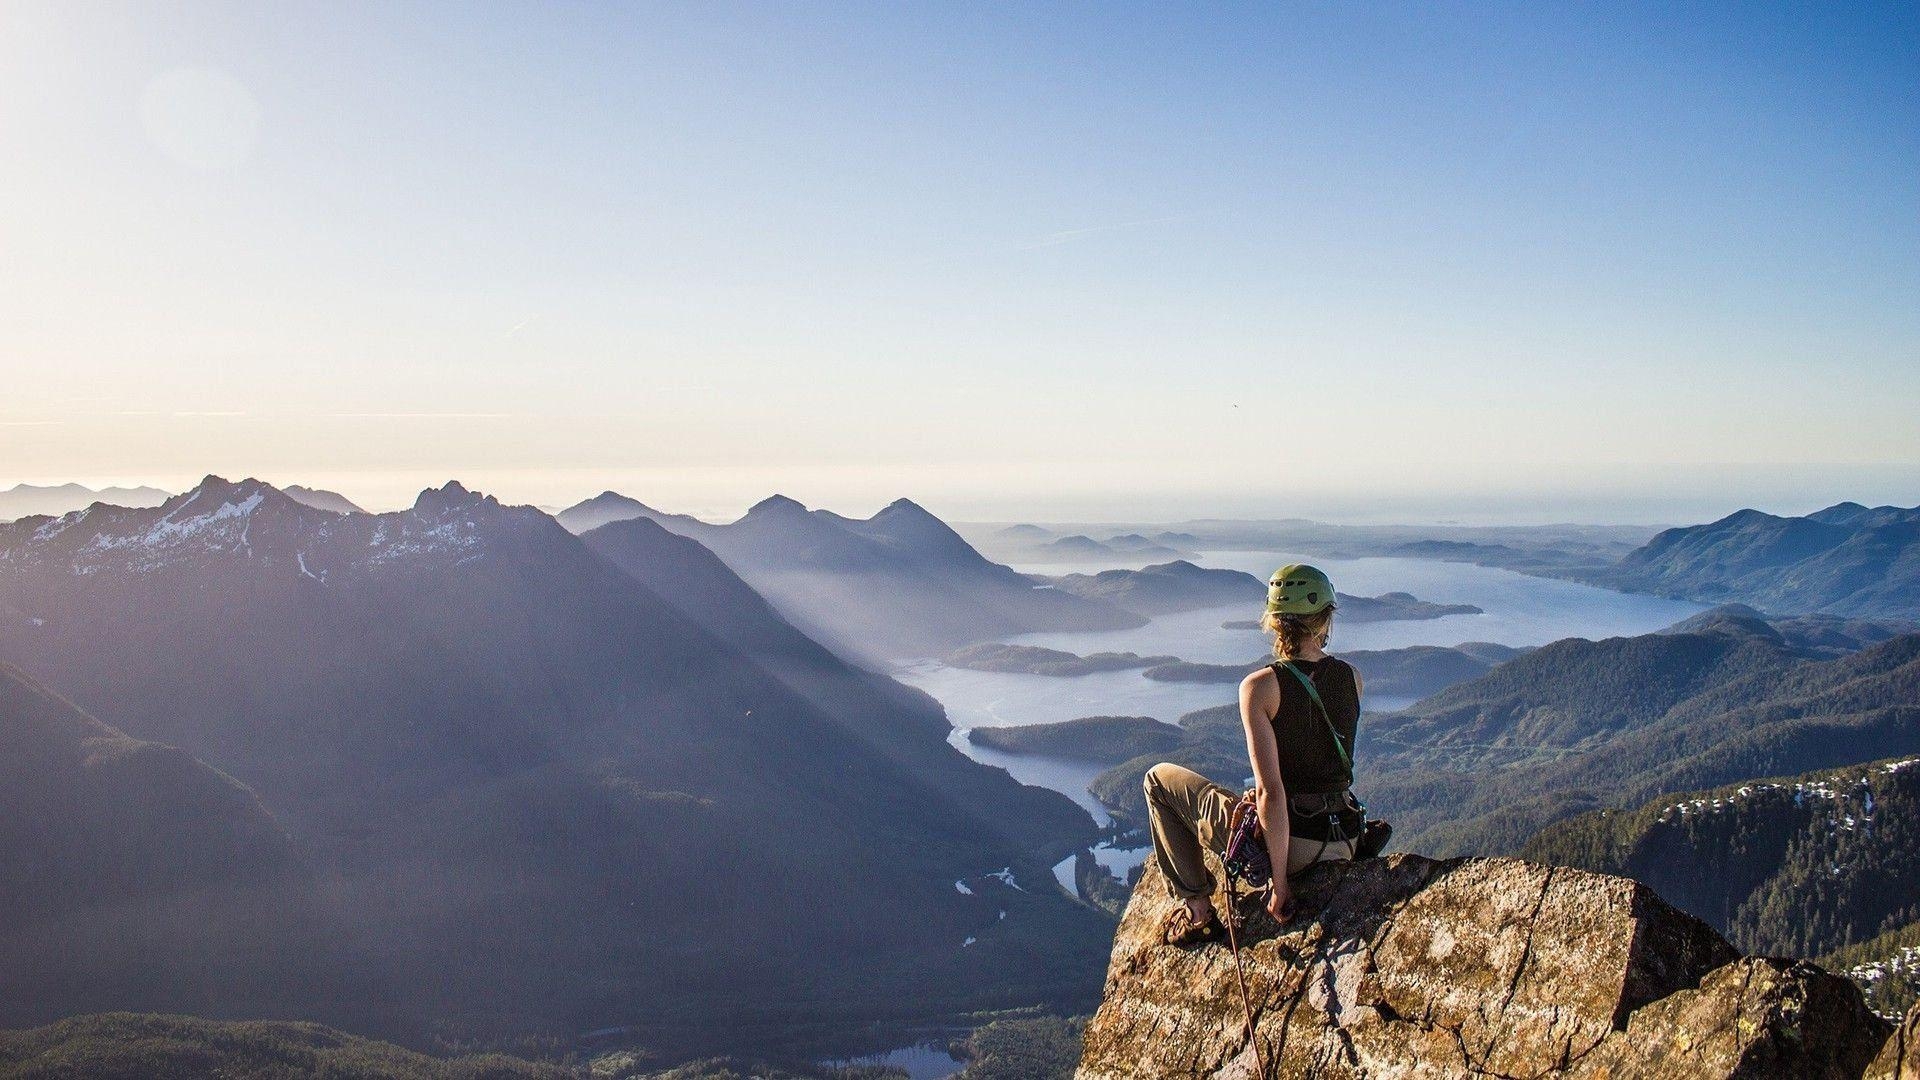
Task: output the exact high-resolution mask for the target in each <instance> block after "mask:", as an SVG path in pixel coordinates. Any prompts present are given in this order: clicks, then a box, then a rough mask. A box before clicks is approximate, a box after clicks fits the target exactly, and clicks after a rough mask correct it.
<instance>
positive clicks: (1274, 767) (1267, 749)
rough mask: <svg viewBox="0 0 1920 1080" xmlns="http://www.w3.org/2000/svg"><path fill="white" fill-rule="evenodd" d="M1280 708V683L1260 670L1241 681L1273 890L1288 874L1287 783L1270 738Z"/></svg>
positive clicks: (1243, 716) (1243, 723) (1243, 720)
mask: <svg viewBox="0 0 1920 1080" xmlns="http://www.w3.org/2000/svg"><path fill="white" fill-rule="evenodd" d="M1279 710H1280V683H1279V680H1277V679H1275V678H1274V677H1273V672H1272V671H1271V670H1268V669H1264V668H1263V669H1261V670H1260V671H1256V672H1254V673H1253V674H1251V675H1249V676H1247V677H1246V678H1245V679H1243V680H1241V682H1240V723H1241V726H1242V727H1244V728H1246V734H1247V759H1248V760H1249V761H1251V762H1252V763H1253V783H1254V805H1255V807H1256V808H1257V809H1258V811H1259V814H1260V829H1261V831H1263V832H1265V833H1266V835H1267V857H1268V858H1270V859H1272V860H1273V878H1274V882H1275V883H1276V889H1277V888H1278V885H1279V883H1281V882H1284V881H1285V880H1286V874H1287V846H1288V820H1287V785H1286V782H1285V780H1284V779H1283V778H1282V777H1281V776H1280V744H1279V743H1278V742H1276V741H1275V740H1274V737H1273V715H1274V713H1276V712H1278V711H1279Z"/></svg>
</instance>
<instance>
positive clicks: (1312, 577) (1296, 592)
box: [1267, 563, 1333, 615]
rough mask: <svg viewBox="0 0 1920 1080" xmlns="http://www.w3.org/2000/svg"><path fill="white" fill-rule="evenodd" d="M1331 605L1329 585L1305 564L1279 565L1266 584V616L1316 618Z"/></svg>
mask: <svg viewBox="0 0 1920 1080" xmlns="http://www.w3.org/2000/svg"><path fill="white" fill-rule="evenodd" d="M1332 606H1333V582H1331V581H1329V580H1327V575H1326V574H1324V573H1322V572H1321V571H1320V570H1319V569H1317V568H1315V567H1312V566H1308V565H1307V564H1306V563H1294V564H1293V565H1292V566H1283V567H1281V568H1280V569H1278V570H1275V571H1274V572H1273V577H1272V578H1270V579H1268V581H1267V614H1269V615H1318V614H1319V613H1320V612H1322V611H1325V610H1327V609H1328V608H1330V607H1332Z"/></svg>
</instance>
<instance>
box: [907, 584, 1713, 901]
mask: <svg viewBox="0 0 1920 1080" xmlns="http://www.w3.org/2000/svg"><path fill="white" fill-rule="evenodd" d="M1193 561H1194V562H1196V563H1198V564H1199V565H1202V566H1216V567H1225V568H1227V569H1232V570H1243V571H1246V572H1247V573H1250V574H1253V575H1254V576H1256V577H1258V578H1260V579H1261V580H1263V581H1264V580H1265V579H1266V577H1267V575H1269V574H1271V573H1272V572H1273V570H1274V568H1275V567H1278V566H1284V565H1286V564H1288V563H1292V562H1303V561H1307V562H1312V563H1313V564H1314V565H1316V566H1318V567H1320V568H1321V569H1322V570H1325V571H1326V572H1327V574H1328V576H1330V577H1331V578H1333V580H1334V582H1335V584H1336V585H1337V586H1338V587H1339V588H1340V591H1342V592H1345V593H1350V594H1354V595H1360V596H1377V595H1379V594H1380V593H1383V592H1394V591H1399V592H1409V593H1412V594H1413V595H1415V596H1417V597H1419V598H1420V599H1422V600H1430V601H1433V602H1435V603H1450V604H1473V605H1474V606H1476V607H1479V608H1481V609H1483V610H1484V612H1485V613H1484V614H1480V615H1448V616H1446V617H1444V618H1439V619H1421V620H1405V621H1398V622H1377V623H1343V622H1341V621H1339V620H1338V618H1336V619H1335V622H1334V640H1333V642H1332V643H1331V651H1333V652H1334V653H1336V654H1337V653H1339V652H1341V651H1343V650H1358V649H1397V648H1404V647H1406V646H1409V645H1458V644H1461V643H1463V642H1468V641H1491V642H1495V643H1497V644H1501V645H1514V646H1524V645H1545V644H1547V643H1548V642H1552V641H1559V640H1560V639H1562V638H1569V637H1584V638H1594V639H1598V638H1604V637H1615V636H1628V635H1635V634H1646V633H1651V632H1653V631H1655V630H1659V629H1662V628H1664V627H1667V626H1671V625H1673V624H1674V623H1676V622H1679V621H1680V620H1681V619H1684V618H1687V617H1688V616H1690V615H1693V614H1695V613H1697V612H1699V611H1702V610H1704V607H1703V606H1702V605H1700V604H1693V603H1688V602H1686V601H1682V600H1669V599H1666V598H1663V597H1657V596H1639V595H1633V594H1628V593H1617V592H1613V591H1611V590H1607V589H1600V588H1596V587H1594V586H1591V585H1581V584H1578V583H1576V582H1571V581H1555V580H1552V579H1549V578H1538V577H1529V576H1527V575H1525V574H1518V573H1515V572H1513V571H1511V570H1501V569H1496V568H1494V567H1487V566H1474V565H1472V564H1470V563H1449V562H1436V561H1432V560H1428V559H1408V558H1384V557H1383V558H1368V559H1306V558H1303V557H1302V556H1299V555H1293V554H1288V553H1284V552H1261V551H1211V552H1205V553H1202V554H1200V555H1199V556H1197V557H1196V558H1195V559H1194V560H1193ZM1140 565H1141V563H1140V562H1138V561H1137V560H1136V561H1122V560H1115V562H1114V563H1112V564H1110V565H1106V566H1086V565H1061V564H1057V563H1056V564H1045V565H1031V566H1017V567H1015V569H1018V570H1021V571H1022V572H1024V573H1044V574H1066V573H1091V572H1095V571H1097V570H1101V569H1111V568H1114V567H1116V566H1117V567H1125V568H1129V569H1135V568H1138V567H1139V566H1140ZM1259 614H1260V610H1259V605H1258V601H1257V600H1254V601H1252V602H1250V603H1249V604H1248V605H1246V606H1238V605H1236V606H1233V607H1225V608H1212V609H1207V610H1202V611H1188V612H1181V613H1178V614H1174V615H1163V616H1160V617H1158V618H1155V619H1153V620H1151V621H1149V622H1148V623H1147V624H1146V625H1145V626H1140V627H1135V628H1133V629H1129V630H1103V631H1077V632H1061V633H1040V634H1023V635H1019V636H1017V637H1012V638H1009V639H1007V640H1008V641H1010V642H1012V643H1014V644H1020V645H1040V646H1045V647H1047V648H1052V649H1064V650H1066V651H1068V652H1074V653H1080V654H1082V655H1085V654H1087V653H1093V652H1137V653H1140V654H1142V655H1156V654H1164V655H1169V656H1178V657H1180V658H1181V659H1183V660H1191V661H1195V662H1199V663H1209V664H1246V665H1247V666H1248V667H1249V669H1251V667H1252V666H1253V665H1254V664H1255V663H1256V662H1258V660H1259V658H1260V657H1261V656H1263V655H1265V654H1266V652H1267V649H1268V644H1267V637H1266V635H1265V634H1263V633H1261V632H1260V631H1258V630H1227V629H1223V628H1222V627H1221V625H1220V624H1221V623H1222V622H1225V621H1227V620H1229V619H1252V618H1256V617H1258V616H1259ZM896 675H897V677H898V678H900V679H901V681H903V682H907V683H910V684H912V685H913V686H916V687H919V688H920V689H922V690H925V691H926V692H927V693H929V694H932V695H933V696H934V697H935V698H936V699H937V700H939V702H940V703H941V704H942V705H944V706H945V707H946V710H947V716H948V718H949V719H950V720H951V721H952V723H953V725H954V733H953V737H952V740H951V741H952V742H953V744H954V745H955V746H957V747H959V748H960V750H961V751H962V752H963V753H966V754H967V755H968V756H970V757H972V758H973V759H974V760H976V761H980V762H982V763H984V764H988V765H994V766H998V767H1000V768H1004V769H1006V770H1007V771H1008V772H1009V773H1011V774H1012V775H1013V776H1014V778H1015V779H1017V780H1019V781H1020V782H1021V783H1025V784H1034V785H1037V786H1040V787H1048V788H1052V789H1053V790H1055V791H1060V792H1063V793H1065V794H1066V795H1067V796H1068V797H1069V798H1071V799H1073V800H1074V802H1076V803H1078V804H1079V805H1080V806H1082V807H1083V808H1085V809H1086V810H1087V812H1088V813H1089V814H1091V815H1092V816H1093V818H1094V820H1095V821H1097V822H1099V823H1100V824H1102V825H1105V824H1106V823H1107V822H1108V820H1109V819H1108V816H1107V813H1106V811H1105V810H1104V809H1103V808H1102V807H1100V805H1099V804H1098V803H1097V802H1095V801H1094V799H1093V797H1092V796H1091V795H1089V794H1088V793H1087V784H1088V783H1089V782H1090V781H1091V780H1092V779H1093V777H1095V776H1097V775H1098V774H1099V773H1100V772H1101V767H1100V766H1097V765H1090V764H1087V763H1085V762H1076V761H1069V760H1065V759H1059V758H1050V757H1042V756H1038V755H1026V754H1009V753H1006V752H1004V751H999V750H992V749H989V748H985V747H979V746H975V745H973V744H972V743H970V742H968V741H967V740H966V737H965V736H966V731H967V730H968V729H971V728H974V727H983V726H1022V725H1026V724H1043V723H1051V722H1053V721H1057V720H1071V719H1074V718H1075V717H1081V716H1151V717H1155V718H1156V719H1160V720H1165V721H1168V722H1169V723H1171V722H1173V721H1176V720H1178V719H1179V718H1180V717H1181V715H1183V714H1185V713H1188V712H1192V711H1193V710H1195V709H1203V708H1206V707H1208V706H1211V705H1223V704H1228V703H1231V702H1232V701H1234V700H1235V691H1234V688H1233V687H1232V686H1230V685H1218V684H1214V685H1207V684H1199V683H1165V682H1155V681H1153V680H1151V679H1147V678H1144V677H1142V676H1141V674H1140V672H1139V671H1108V672H1100V673H1097V674H1092V675H1081V676H1076V677H1073V678H1054V677H1050V676H1045V675H1025V674H1018V673H1009V672H993V671H969V670H965V669H962V668H952V667H948V666H947V665H945V664H942V663H940V662H939V661H938V660H922V661H919V662H916V663H913V664H909V665H906V666H905V667H904V668H902V669H901V670H899V671H897V672H896ZM1410 704H1412V702H1411V701H1410V700H1408V699H1392V698H1379V697H1369V698H1368V699H1367V701H1366V707H1367V709H1368V710H1369V711H1389V710H1392V709H1398V708H1404V707H1405V706H1407V705H1410ZM1109 859H1113V860H1114V861H1119V860H1118V858H1117V857H1116V856H1113V855H1109V856H1107V857H1106V858H1103V859H1102V862H1103V863H1104V862H1107V861H1108V860H1109Z"/></svg>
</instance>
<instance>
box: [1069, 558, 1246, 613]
mask: <svg viewBox="0 0 1920 1080" xmlns="http://www.w3.org/2000/svg"><path fill="white" fill-rule="evenodd" d="M1034 580H1035V581H1038V582H1042V583H1044V584H1047V585H1051V586H1052V587H1053V588H1055V589H1058V590H1060V591H1061V592H1065V593H1071V594H1072V595H1074V596H1078V597H1081V598H1083V599H1087V600H1099V601H1104V602H1106V603H1109V604H1114V605H1116V606H1118V607H1122V608H1125V609H1126V610H1128V611H1133V612H1138V613H1139V614H1141V615H1149V616H1151V615H1167V614H1171V613H1174V612H1179V611H1194V610H1197V609H1199V608H1209V607H1225V606H1226V605H1228V604H1239V603H1244V604H1248V605H1255V604H1258V603H1259V602H1260V600H1261V597H1263V596H1264V595H1265V593H1266V583H1265V582H1263V581H1261V580H1260V579H1259V578H1257V577H1254V576H1253V575H1252V574H1247V573H1242V572H1241V571H1239V570H1223V569H1219V568H1217V567H1204V566H1195V565H1194V564H1193V563H1190V562H1187V561H1186V560H1184V559H1176V560H1175V561H1173V562H1167V563H1157V564H1155V565H1153V566H1146V567H1142V568H1141V569H1139V570H1102V571H1101V572H1100V573H1097V574H1067V575H1065V576H1062V577H1045V576H1039V575H1036V576H1035V577H1034Z"/></svg>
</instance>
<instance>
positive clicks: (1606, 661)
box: [1358, 630, 1920, 854]
mask: <svg viewBox="0 0 1920 1080" xmlns="http://www.w3.org/2000/svg"><path fill="white" fill-rule="evenodd" d="M1916 752H1920V635H1906V636H1902V637H1898V638H1894V639H1891V640H1889V641H1886V642H1884V643H1882V644H1879V645H1875V646H1873V647H1871V648H1868V649H1864V650H1861V651H1860V652H1857V653H1853V654H1850V655H1846V656H1842V657H1839V658H1836V659H1825V660H1823V659H1809V658H1805V657H1804V656H1803V655H1802V654H1799V653H1796V652H1795V651H1794V650H1792V649H1790V648H1785V647H1783V646H1782V645H1780V644H1779V643H1777V642H1773V641H1770V640H1764V639H1763V640H1755V639H1752V638H1747V637H1743V636H1742V635H1738V634H1730V633H1727V632H1725V631H1721V630H1715V631H1710V632H1707V633H1693V634H1659V635H1647V636H1644V637H1639V638H1615V639H1610V640H1607V641H1598V642H1589V641H1579V640H1574V641H1565V642H1559V643H1556V644H1554V645H1550V646H1547V647H1545V648H1542V649H1540V650H1538V651H1536V652H1533V653H1530V654H1528V655H1527V656H1524V657H1521V658H1519V659H1517V660H1514V661H1512V662H1510V663H1507V664H1503V665H1501V666H1500V667H1498V668H1495V669H1494V670H1493V671H1492V672H1490V673H1489V674H1488V675H1487V676H1485V677H1484V678H1481V679H1477V680H1474V681H1473V682H1470V683H1463V684H1461V685H1459V686H1455V687H1453V688H1451V689H1450V690H1447V691H1444V692H1442V693H1440V694H1437V695H1435V696H1434V697H1432V698H1429V699H1428V700H1426V701H1424V702H1421V703H1420V704H1419V705H1417V706H1415V707H1414V708H1413V709H1410V710H1408V711H1407V712H1405V713H1400V714H1395V715H1390V716H1385V717H1378V718H1373V717H1370V718H1368V720H1367V722H1366V723H1363V724H1362V725H1361V733H1360V753H1359V755H1358V758H1359V763H1360V769H1361V783H1362V786H1363V788H1364V791H1365V793H1366V794H1367V796H1368V798H1369V801H1370V803H1371V804H1372V805H1373V806H1374V807H1375V809H1376V810H1377V811H1379V812H1381V813H1383V814H1385V815H1386V816H1389V817H1392V818H1394V819H1395V820H1396V821H1397V822H1399V823H1401V824H1402V826H1403V828H1404V831H1403V833H1402V836H1403V838H1404V843H1405V844H1406V845H1408V846H1409V847H1410V848H1412V849H1414V850H1421V851H1428V852H1432V853H1436V854H1441V853H1495V852H1504V851H1514V850H1517V849H1518V848H1519V847H1520V846H1521V845H1522V844H1524V843H1525V842H1526V841H1527V840H1528V839H1529V838H1530V837H1532V836H1533V835H1534V833H1535V832H1537V831H1539V829H1541V828H1542V827H1544V826H1546V825H1548V824H1551V823H1552V822H1554V821H1557V820H1560V819H1562V818H1566V817H1570V816H1573V815H1574V814H1577V813H1581V812H1584V811H1587V810H1597V809H1602V808H1608V807H1620V806H1634V805H1638V804H1640V803H1642V802H1645V801H1647V800H1649V799H1652V798H1654V797H1656V796H1658V795H1659V794H1661V793H1663V792H1669V791H1682V790H1689V789H1695V788H1703V787H1712V786H1718V785H1721V784H1727V783H1733V782H1735V781H1739V780H1742V779H1744V778H1747V777H1752V776H1769V775H1783V774H1793V773H1798V772H1803V771H1808V770H1813V769H1820V768H1833V767H1838V766H1841V765H1847V764H1851V763H1855V762H1859V761H1864V760H1873V759H1878V758H1883V757H1890V756H1893V755H1897V754H1909V753H1916Z"/></svg>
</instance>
